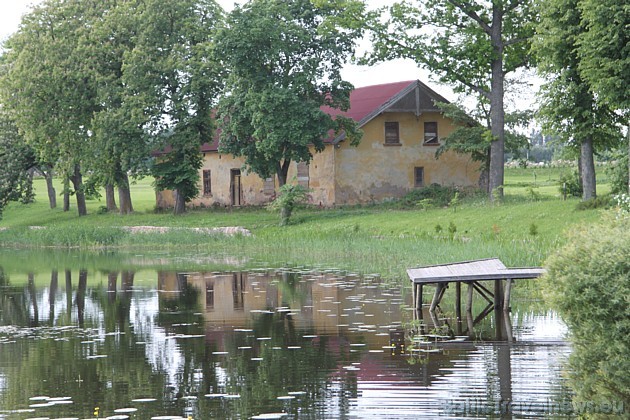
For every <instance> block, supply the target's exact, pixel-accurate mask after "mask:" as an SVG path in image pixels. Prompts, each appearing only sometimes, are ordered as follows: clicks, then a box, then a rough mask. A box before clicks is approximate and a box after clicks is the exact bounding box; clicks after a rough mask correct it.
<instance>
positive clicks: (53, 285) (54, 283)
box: [48, 270, 59, 327]
mask: <svg viewBox="0 0 630 420" xmlns="http://www.w3.org/2000/svg"><path fill="white" fill-rule="evenodd" d="M58 288H59V273H58V272H57V270H53V271H52V273H51V274H50V290H49V292H48V304H49V306H50V310H49V313H50V316H49V317H48V319H49V322H50V326H51V327H52V326H53V325H55V296H57V289H58Z"/></svg>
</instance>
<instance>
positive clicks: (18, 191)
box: [0, 108, 36, 219]
mask: <svg viewBox="0 0 630 420" xmlns="http://www.w3.org/2000/svg"><path fill="white" fill-rule="evenodd" d="M35 165H36V159H35V152H34V151H33V149H32V148H31V147H29V146H28V145H27V144H25V143H24V139H23V138H22V137H21V136H20V134H19V132H18V129H17V127H16V126H15V124H14V122H13V121H12V120H11V118H10V117H9V115H7V113H6V112H4V110H2V108H0V219H2V210H3V209H4V207H5V206H6V205H7V204H8V203H9V202H10V201H18V200H20V201H22V202H23V203H26V202H30V201H32V200H33V188H32V183H33V178H32V176H31V174H30V173H29V170H32V169H34V167H35Z"/></svg>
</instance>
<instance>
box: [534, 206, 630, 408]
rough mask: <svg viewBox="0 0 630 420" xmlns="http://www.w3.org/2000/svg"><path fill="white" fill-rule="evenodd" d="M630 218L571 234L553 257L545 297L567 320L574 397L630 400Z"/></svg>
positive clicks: (612, 219)
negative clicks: (566, 243)
mask: <svg viewBox="0 0 630 420" xmlns="http://www.w3.org/2000/svg"><path fill="white" fill-rule="evenodd" d="M629 255H630V218H620V219H618V220H615V219H614V218H608V219H607V220H606V223H602V224H600V225H596V226H591V227H589V228H586V229H583V230H581V231H578V232H575V233H573V235H572V236H571V238H570V242H569V244H568V245H567V246H565V247H564V248H562V249H561V250H559V251H558V252H557V253H556V254H555V255H553V256H552V257H550V258H549V259H548V261H547V263H546V266H547V268H548V272H547V274H546V276H545V279H546V289H547V297H548V299H549V301H550V302H551V304H552V306H553V307H554V308H555V309H557V310H558V312H559V314H560V316H561V317H562V318H563V319H564V321H565V322H566V323H567V325H568V327H569V330H570V333H571V339H572V340H573V342H574V352H573V353H572V355H571V356H570V358H569V363H570V365H571V368H572V369H571V374H570V375H571V377H570V384H571V387H572V388H573V389H574V391H575V393H576V396H575V399H576V401H581V402H586V401H591V402H592V403H595V404H598V403H599V404H604V403H611V402H616V403H622V404H625V406H626V407H627V406H629V405H630V376H629V375H628V372H630V357H628V355H630V339H629V337H630V312H629V309H628V308H629V307H630V305H629V301H628V297H629V296H630V258H628V256H629Z"/></svg>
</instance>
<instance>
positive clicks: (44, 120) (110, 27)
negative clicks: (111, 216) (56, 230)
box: [2, 0, 223, 215]
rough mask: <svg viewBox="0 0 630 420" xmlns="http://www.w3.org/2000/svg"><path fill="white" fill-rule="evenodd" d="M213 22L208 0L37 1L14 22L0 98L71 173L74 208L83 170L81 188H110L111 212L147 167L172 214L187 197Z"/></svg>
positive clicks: (211, 91)
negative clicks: (174, 202) (155, 158)
mask: <svg viewBox="0 0 630 420" xmlns="http://www.w3.org/2000/svg"><path fill="white" fill-rule="evenodd" d="M222 17H223V11H222V9H221V8H220V7H219V6H218V5H217V3H216V2H214V1H212V0H203V1H200V0H184V1H178V2H167V3H164V2H162V1H158V0H146V1H139V0H121V1H117V2H102V1H98V0H85V1H84V0H69V1H62V0H46V1H44V2H43V3H42V4H41V5H40V6H38V7H36V8H34V9H33V11H32V12H31V13H29V14H27V15H26V16H25V17H24V19H23V21H22V25H21V27H20V29H19V30H18V32H17V33H15V34H14V35H13V36H12V37H10V38H9V40H8V41H7V43H6V45H5V49H6V52H5V54H3V57H2V61H3V64H4V66H5V70H4V71H3V76H2V103H3V104H4V105H5V106H6V108H7V112H10V114H11V117H12V118H13V119H14V120H15V122H16V124H17V125H18V127H19V129H20V130H21V132H23V133H24V140H25V141H26V143H28V144H29V145H30V146H31V147H33V149H34V150H35V151H36V153H37V155H38V158H39V159H41V160H42V161H45V162H48V163H49V164H50V165H54V166H55V167H56V170H57V172H58V173H61V174H62V176H63V175H65V176H67V177H69V178H70V180H72V182H73V184H74V190H75V193H76V196H77V202H78V209H79V214H80V215H83V214H86V207H85V199H84V192H85V189H86V186H85V185H84V183H83V174H84V173H88V172H89V174H90V178H91V179H90V180H89V182H88V184H89V185H90V187H92V188H96V187H99V186H103V185H116V186H117V187H118V189H119V197H120V204H121V205H120V211H121V213H128V212H131V211H132V210H133V206H132V204H131V196H130V194H129V179H128V176H129V175H131V176H132V177H135V176H143V175H145V174H147V173H149V169H150V168H151V167H152V168H153V170H154V171H153V174H154V175H155V176H156V186H157V187H158V188H163V189H174V190H176V192H177V195H178V197H180V198H181V200H178V206H177V209H178V210H179V211H181V210H183V208H184V203H185V202H186V201H189V200H190V199H191V198H192V197H194V196H196V195H197V186H196V184H197V180H198V174H197V171H198V169H199V168H200V166H201V154H200V151H199V146H200V145H201V144H202V143H203V142H206V141H209V140H210V139H211V136H212V123H211V118H210V109H211V108H212V107H213V106H214V104H216V100H217V95H218V92H219V90H220V87H221V78H220V73H221V70H220V67H219V66H218V65H217V64H216V61H213V60H212V57H214V55H213V54H212V53H211V50H212V48H213V47H212V44H213V41H214V34H215V32H216V29H217V27H218V26H219V25H220V24H221V22H222ZM167 144H168V146H169V148H168V149H167V148H166V146H167ZM158 149H160V150H165V151H167V152H166V153H165V154H163V155H162V156H161V157H160V159H159V163H158V164H156V165H154V166H152V165H151V158H150V153H151V151H152V150H158Z"/></svg>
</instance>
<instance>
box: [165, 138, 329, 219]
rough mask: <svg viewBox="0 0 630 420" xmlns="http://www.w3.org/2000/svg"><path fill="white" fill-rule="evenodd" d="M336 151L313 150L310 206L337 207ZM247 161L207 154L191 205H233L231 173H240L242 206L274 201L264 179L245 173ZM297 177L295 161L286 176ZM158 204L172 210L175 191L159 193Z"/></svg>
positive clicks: (275, 180)
mask: <svg viewBox="0 0 630 420" xmlns="http://www.w3.org/2000/svg"><path fill="white" fill-rule="evenodd" d="M334 152H335V151H334V150H333V146H332V145H327V146H326V148H325V149H324V150H323V151H322V152H321V153H316V152H315V151H314V150H311V153H312V154H313V159H312V160H311V163H310V165H309V177H308V187H309V189H311V192H310V193H309V197H310V198H309V201H310V203H311V204H315V205H320V204H321V205H322V206H330V205H332V204H334V197H335V192H334V169H335V165H334ZM243 163H244V159H242V158H235V157H233V156H231V155H225V154H219V153H216V152H209V153H206V154H205V156H204V158H203V167H202V168H201V169H200V170H199V180H200V181H199V182H200V188H199V196H198V197H197V198H195V199H193V200H192V202H191V203H190V205H191V206H194V207H199V206H206V207H209V206H212V205H220V206H230V205H231V204H232V202H231V200H232V196H231V191H230V185H231V184H230V182H231V179H230V178H231V170H232V169H240V170H241V189H242V196H243V197H242V198H243V205H263V204H266V203H268V202H269V201H271V200H272V199H273V196H272V195H269V194H265V192H264V180H263V179H262V178H260V177H259V176H258V175H257V174H255V173H246V172H245V170H243V169H242V167H243ZM204 170H210V171H211V173H210V179H211V189H212V192H211V194H209V195H203V171H204ZM296 178H297V163H295V162H292V163H291V167H290V168H289V173H288V176H287V180H288V182H295V179H296ZM274 183H275V190H276V193H277V191H278V180H277V179H276V178H275V177H274ZM156 199H157V205H158V207H160V208H168V207H173V206H174V204H175V198H174V195H173V192H172V191H169V190H165V191H160V192H158V193H157V195H156Z"/></svg>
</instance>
